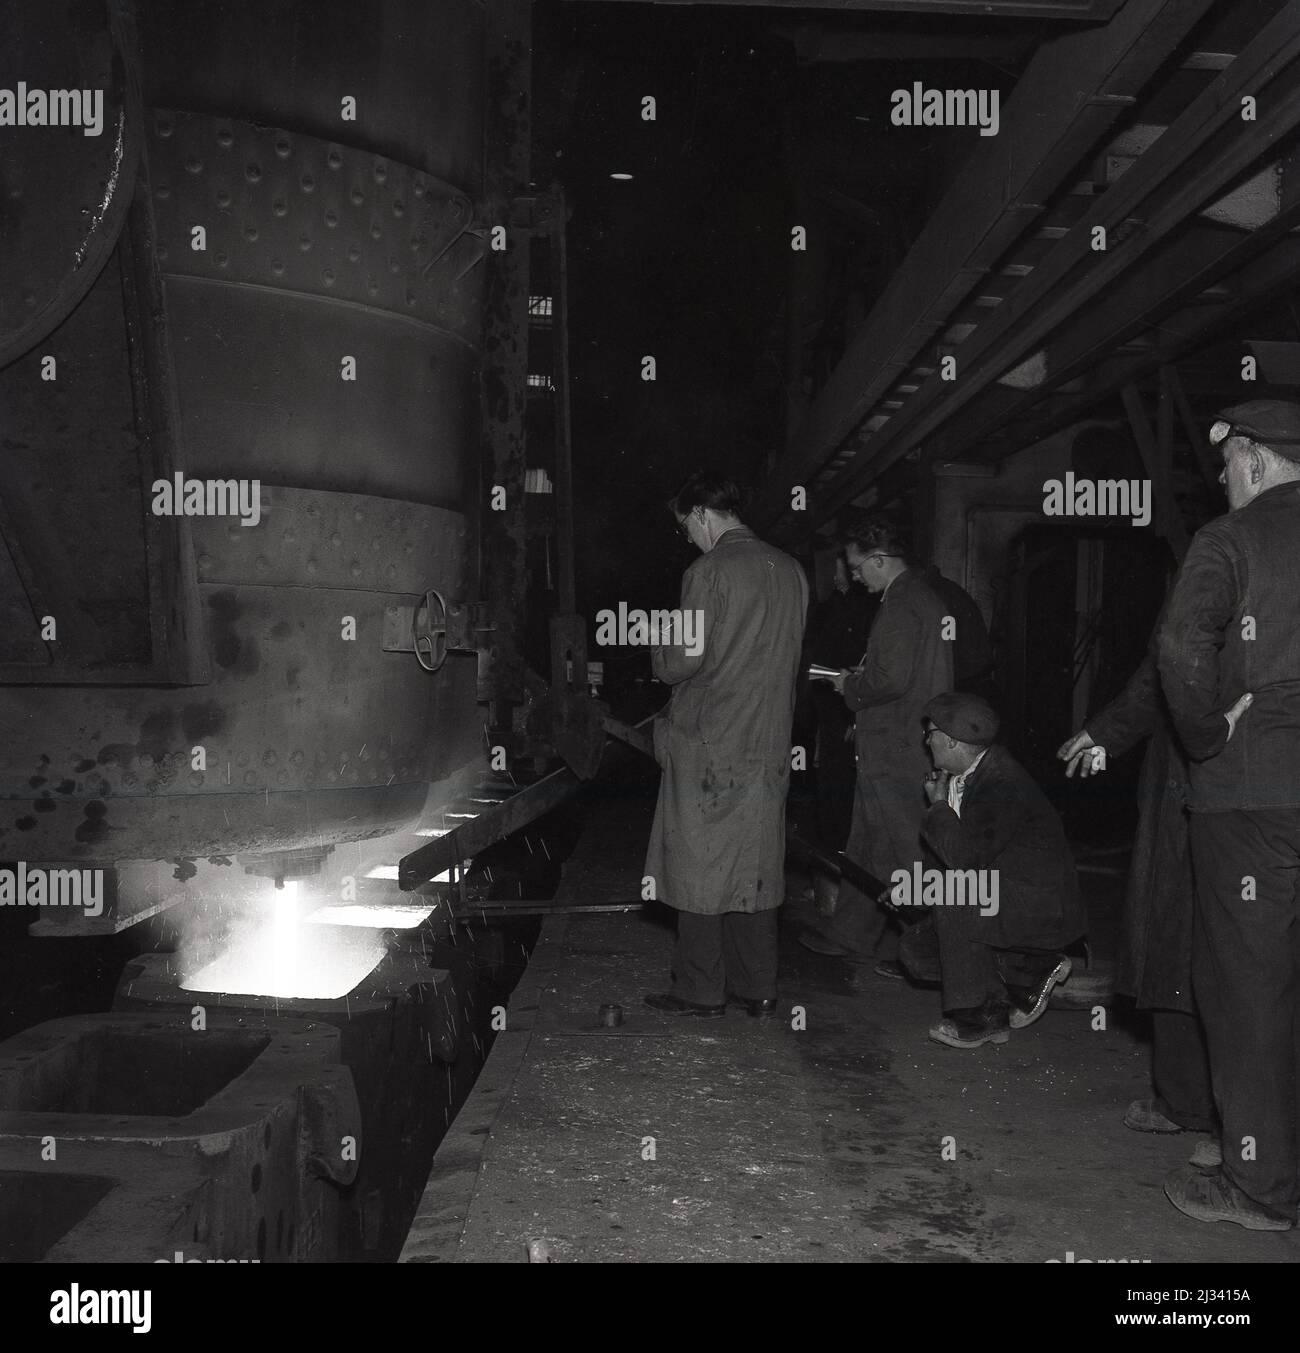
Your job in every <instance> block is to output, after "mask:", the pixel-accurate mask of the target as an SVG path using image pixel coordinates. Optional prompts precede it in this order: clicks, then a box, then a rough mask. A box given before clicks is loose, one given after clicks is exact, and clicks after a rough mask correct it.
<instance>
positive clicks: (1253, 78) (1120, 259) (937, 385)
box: [806, 0, 1300, 525]
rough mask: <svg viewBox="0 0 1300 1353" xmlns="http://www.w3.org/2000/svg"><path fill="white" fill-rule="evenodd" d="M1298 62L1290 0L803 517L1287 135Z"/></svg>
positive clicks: (840, 493)
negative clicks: (1254, 117)
mask: <svg viewBox="0 0 1300 1353" xmlns="http://www.w3.org/2000/svg"><path fill="white" fill-rule="evenodd" d="M1297 60H1300V0H1292V3H1291V4H1289V5H1287V6H1286V8H1285V9H1283V10H1282V11H1281V12H1280V13H1279V14H1278V15H1277V17H1276V18H1275V19H1274V20H1273V21H1272V22H1271V23H1269V24H1268V25H1267V26H1266V27H1265V28H1264V29H1262V30H1261V32H1260V34H1259V36H1258V37H1257V38H1256V39H1255V40H1254V41H1253V42H1252V43H1251V44H1250V45H1249V46H1248V47H1247V48H1246V49H1245V50H1244V51H1243V52H1242V53H1241V55H1240V56H1239V57H1238V58H1237V60H1236V61H1234V62H1233V64H1232V65H1231V66H1230V67H1228V69H1227V70H1225V71H1224V72H1223V73H1222V74H1221V75H1220V76H1219V77H1217V78H1216V79H1215V80H1214V81H1212V82H1211V84H1210V85H1208V86H1207V87H1206V88H1205V90H1203V91H1202V92H1201V94H1199V95H1198V96H1197V97H1196V98H1195V99H1194V100H1193V101H1192V103H1191V104H1190V105H1189V106H1188V108H1187V109H1186V110H1185V111H1184V112H1183V114H1182V115H1181V116H1180V117H1179V118H1178V119H1177V120H1176V121H1175V122H1174V123H1173V124H1172V125H1171V126H1170V127H1168V128H1167V129H1166V130H1165V132H1164V133H1163V134H1162V135H1161V136H1160V137H1159V139H1158V140H1157V141H1156V142H1155V143H1154V144H1153V145H1152V146H1151V148H1150V149H1149V150H1148V151H1146V152H1145V153H1144V154H1143V156H1142V157H1141V158H1140V159H1139V160H1138V161H1137V162H1136V163H1135V164H1134V165H1133V167H1132V168H1131V169H1130V170H1129V171H1128V172H1127V173H1126V174H1125V175H1124V176H1123V177H1122V178H1121V179H1120V180H1119V181H1118V182H1117V183H1116V184H1115V185H1114V186H1113V187H1112V188H1111V189H1110V190H1109V191H1108V192H1106V193H1105V194H1103V195H1102V196H1101V197H1100V198H1098V200H1097V205H1096V206H1095V207H1094V208H1093V210H1092V211H1091V212H1089V213H1088V214H1087V215H1086V216H1084V217H1083V219H1082V220H1081V221H1080V223H1079V225H1078V226H1077V227H1076V229H1075V230H1074V231H1072V232H1071V234H1070V235H1069V236H1068V237H1066V238H1065V239H1063V240H1061V241H1059V243H1058V244H1057V246H1056V248H1055V249H1053V250H1052V252H1051V254H1050V255H1049V256H1048V257H1047V258H1046V259H1045V260H1044V261H1043V262H1042V263H1041V264H1040V265H1039V266H1038V267H1036V268H1035V269H1034V270H1033V271H1032V272H1031V273H1030V274H1029V275H1028V276H1027V277H1026V278H1025V280H1024V281H1023V282H1022V283H1021V285H1020V286H1019V287H1018V288H1016V290H1015V291H1014V292H1012V293H1011V295H1010V296H1009V297H1008V298H1007V300H1006V301H1004V302H1003V303H1002V304H1001V305H1000V306H999V307H998V308H997V310H996V311H995V312H994V313H993V314H992V315H991V316H990V317H989V319H988V320H986V321H985V322H984V323H983V324H981V325H980V326H979V327H978V329H977V330H976V331H975V332H974V333H973V334H972V335H971V336H970V337H969V338H968V339H967V340H966V342H965V343H964V344H963V345H962V347H961V348H960V349H959V350H958V367H959V379H958V380H956V381H941V380H940V379H939V378H938V377H937V376H933V377H931V378H930V379H929V380H928V381H927V382H926V384H925V385H924V386H923V387H922V388H921V390H920V391H919V392H918V393H917V394H916V395H915V396H913V397H912V398H911V399H910V400H908V402H907V404H906V406H905V407H904V408H903V409H902V410H901V411H900V412H899V413H898V414H896V415H895V416H894V417H893V418H891V419H890V420H889V423H888V424H887V425H886V426H885V427H883V428H882V429H881V430H880V431H879V432H878V433H877V434H876V435H875V436H874V437H873V438H872V439H871V443H870V446H869V448H867V450H868V451H869V452H870V454H869V455H867V454H864V453H863V452H859V453H858V454H857V456H856V457H855V459H854V461H853V462H852V463H851V464H850V465H849V466H847V467H846V468H845V469H844V470H842V471H841V472H840V474H839V475H838V476H837V478H836V479H835V481H834V483H832V485H831V486H830V488H829V490H827V491H826V492H824V493H822V494H820V495H819V496H818V498H817V501H816V505H815V506H814V507H813V509H812V510H811V511H810V512H808V513H807V514H806V516H807V518H808V519H809V522H808V524H809V525H811V524H815V523H816V522H817V521H820V520H823V519H824V518H825V517H827V516H829V515H830V514H831V513H833V512H835V511H836V510H837V509H838V508H839V507H841V506H842V505H843V504H844V503H846V502H848V501H849V500H850V499H852V498H853V497H855V496H856V495H857V494H859V493H861V491H862V488H863V487H864V484H865V483H866V482H868V481H869V480H870V479H871V478H872V477H874V476H875V475H878V474H879V473H880V471H881V470H883V469H884V468H886V467H887V466H888V465H890V464H892V462H893V461H894V460H897V459H899V458H900V457H901V456H903V455H904V454H906V452H907V451H908V450H909V449H910V447H912V446H913V445H915V444H916V443H917V442H918V441H920V440H921V439H922V438H924V437H926V436H928V435H929V434H930V433H932V432H934V431H936V430H937V429H938V428H940V427H941V426H942V425H943V424H944V423H945V422H946V421H947V420H948V419H950V418H952V417H954V416H955V415H956V413H957V412H959V411H960V410H961V409H962V408H964V407H965V406H966V405H967V404H969V402H970V401H971V400H972V399H974V398H975V397H976V396H977V395H978V394H979V393H980V392H981V391H982V390H983V389H985V388H986V387H987V386H988V385H989V384H990V383H992V382H993V381H995V380H997V379H998V378H999V377H1000V376H1002V375H1004V374H1005V373H1006V372H1007V371H1008V370H1009V369H1011V368H1013V367H1015V366H1016V364H1017V363H1018V362H1020V361H1022V360H1023V359H1024V357H1025V356H1026V355H1027V354H1029V353H1032V352H1033V351H1035V350H1036V349H1037V348H1038V347H1040V346H1041V345H1042V344H1043V343H1044V341H1045V340H1046V338H1047V336H1048V335H1049V334H1050V333H1052V332H1053V331H1054V330H1055V329H1056V328H1057V327H1058V326H1059V325H1060V324H1062V323H1063V322H1065V321H1066V320H1067V319H1069V317H1070V316H1072V315H1074V314H1076V313H1078V311H1079V310H1080V309H1081V308H1082V307H1083V306H1084V305H1086V304H1087V303H1088V302H1089V301H1090V300H1091V299H1092V298H1093V297H1095V296H1096V295H1098V294H1099V293H1100V292H1101V291H1102V290H1103V289H1104V288H1105V287H1106V286H1109V285H1111V284H1112V283H1113V282H1114V281H1115V280H1116V278H1117V277H1118V276H1119V275H1120V274H1121V273H1123V272H1124V271H1126V270H1127V269H1129V268H1131V267H1132V266H1133V264H1134V263H1135V262H1137V261H1138V260H1139V259H1140V258H1141V257H1142V255H1143V254H1145V253H1146V252H1147V251H1148V250H1149V249H1150V248H1152V247H1153V246H1154V245H1155V244H1156V243H1157V242H1158V241H1160V240H1161V239H1163V238H1164V237H1165V236H1166V235H1168V234H1169V232H1170V231H1172V230H1173V229H1174V228H1175V227H1176V226H1178V225H1180V224H1182V223H1183V222H1184V221H1185V220H1186V219H1187V218H1188V217H1189V216H1193V215H1194V214H1195V213H1196V212H1197V211H1199V210H1200V209H1201V208H1202V207H1204V206H1205V205H1206V203H1207V202H1209V201H1212V200H1213V199H1215V198H1216V197H1218V196H1220V195H1221V194H1222V193H1223V192H1224V191H1225V190H1226V188H1227V186H1228V184H1230V183H1231V182H1232V180H1233V179H1234V178H1235V177H1236V176H1237V175H1239V174H1240V173H1242V172H1243V171H1244V170H1245V169H1246V168H1247V167H1248V166H1249V165H1250V164H1252V163H1253V162H1254V161H1255V160H1257V159H1258V158H1259V156H1260V154H1261V152H1262V150H1263V148H1265V147H1266V146H1267V145H1268V144H1270V143H1271V142H1272V141H1273V140H1275V139H1276V138H1278V137H1280V136H1283V135H1285V134H1286V133H1287V132H1289V131H1291V130H1293V129H1294V128H1295V126H1296V125H1297V123H1300V81H1296V80H1295V79H1293V78H1289V77H1291V76H1292V75H1293V74H1294V71H1293V67H1294V65H1295V64H1296V62H1297ZM1284 75H1285V76H1287V77H1288V79H1286V80H1283V79H1282V77H1283V76H1284ZM1247 94H1249V95H1252V96H1255V97H1256V98H1257V99H1258V107H1259V113H1260V116H1259V119H1258V121H1257V122H1250V123H1247V122H1244V121H1243V120H1242V119H1241V101H1240V100H1241V98H1242V97H1243V96H1245V95H1247ZM1162 189H1163V190H1164V191H1163V192H1161V190H1162ZM1157 194H1159V196H1157ZM1153 199H1154V200H1153ZM1096 226H1104V227H1105V228H1106V230H1107V234H1108V238H1110V239H1112V240H1113V239H1114V238H1115V237H1116V236H1117V235H1120V234H1122V236H1123V237H1122V238H1121V240H1120V243H1119V244H1118V246H1113V247H1111V248H1109V249H1107V250H1106V251H1105V252H1103V253H1093V252H1092V251H1091V249H1090V244H1089V239H1090V234H1091V231H1092V230H1093V228H1094V227H1096ZM1125 228H1127V230H1125Z"/></svg>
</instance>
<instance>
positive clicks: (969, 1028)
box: [930, 1001, 1011, 1048]
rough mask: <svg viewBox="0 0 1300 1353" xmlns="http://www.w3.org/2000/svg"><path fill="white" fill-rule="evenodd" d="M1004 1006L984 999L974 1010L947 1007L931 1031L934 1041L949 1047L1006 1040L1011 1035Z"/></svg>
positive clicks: (975, 1046) (977, 1045)
mask: <svg viewBox="0 0 1300 1353" xmlns="http://www.w3.org/2000/svg"><path fill="white" fill-rule="evenodd" d="M1010 1030H1011V1024H1010V1020H1009V1019H1008V1011H1007V1006H1006V1005H1005V1004H1003V1003H1002V1002H1000V1001H985V1002H984V1004H983V1005H981V1006H977V1007H976V1008H975V1009H973V1010H950V1011H948V1013H947V1014H946V1015H945V1016H944V1017H943V1019H941V1020H940V1021H939V1023H938V1024H936V1025H935V1026H934V1027H933V1028H932V1029H931V1030H930V1037H931V1038H932V1039H934V1041H935V1042H936V1043H943V1044H945V1045H946V1046H947V1047H950V1048H978V1047H979V1046H980V1045H981V1044H983V1043H1005V1042H1006V1041H1007V1039H1008V1038H1010V1037H1011V1032H1010Z"/></svg>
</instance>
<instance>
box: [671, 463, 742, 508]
mask: <svg viewBox="0 0 1300 1353" xmlns="http://www.w3.org/2000/svg"><path fill="white" fill-rule="evenodd" d="M743 502H744V495H743V494H742V493H741V491H740V488H739V487H738V486H737V484H736V481H735V480H734V479H727V478H725V477H724V476H723V475H717V474H710V473H709V472H708V471H707V470H697V471H696V472H695V473H694V474H693V475H692V476H691V477H690V478H689V479H688V480H687V481H686V483H684V484H683V485H682V486H681V488H679V489H678V490H677V492H676V493H675V494H673V496H672V498H671V499H670V500H669V503H668V506H669V507H670V508H671V509H672V511H673V515H674V516H677V517H684V516H686V515H687V513H689V512H693V511H694V510H695V509H696V508H697V507H709V508H712V509H713V510H714V511H715V512H726V513H731V514H732V515H733V516H734V515H736V514H738V513H739V512H740V508H741V505H742V503H743Z"/></svg>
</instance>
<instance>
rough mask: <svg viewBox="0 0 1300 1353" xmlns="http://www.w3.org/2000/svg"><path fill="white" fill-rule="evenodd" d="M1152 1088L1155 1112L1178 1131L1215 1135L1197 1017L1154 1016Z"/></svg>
mask: <svg viewBox="0 0 1300 1353" xmlns="http://www.w3.org/2000/svg"><path fill="white" fill-rule="evenodd" d="M1151 1084H1152V1085H1153V1087H1154V1088H1155V1092H1156V1109H1157V1110H1158V1111H1159V1112H1160V1113H1162V1114H1164V1116H1165V1117H1166V1118H1168V1119H1170V1120H1171V1121H1173V1122H1175V1123H1177V1124H1178V1126H1179V1127H1185V1128H1187V1129H1189V1130H1190V1131H1192V1132H1213V1131H1214V1130H1215V1128H1216V1127H1217V1126H1218V1123H1217V1120H1216V1119H1215V1116H1214V1092H1213V1091H1212V1090H1211V1088H1210V1060H1209V1055H1208V1053H1207V1052H1206V1048H1205V1031H1204V1030H1203V1029H1202V1028H1201V1021H1200V1019H1199V1018H1198V1017H1197V1016H1196V1015H1189V1014H1187V1013H1185V1012H1184V1011H1182V1010H1153V1011H1152V1012H1151Z"/></svg>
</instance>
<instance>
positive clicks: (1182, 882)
mask: <svg viewBox="0 0 1300 1353" xmlns="http://www.w3.org/2000/svg"><path fill="white" fill-rule="evenodd" d="M1084 727H1085V728H1086V729H1087V730H1088V733H1089V734H1090V735H1091V737H1092V740H1093V741H1094V742H1095V743H1097V744H1098V745H1099V746H1102V747H1104V748H1105V749H1106V752H1107V754H1108V755H1109V756H1121V755H1123V753H1125V752H1127V751H1129V750H1130V749H1131V748H1133V747H1135V746H1136V745H1137V744H1138V743H1139V742H1141V741H1142V739H1143V738H1146V737H1149V738H1150V739H1151V741H1150V743H1149V744H1148V745H1147V753H1146V757H1145V759H1144V760H1143V762H1142V774H1141V776H1140V778H1139V780H1138V826H1137V835H1136V836H1135V837H1134V838H1133V859H1132V862H1131V864H1130V865H1129V873H1128V891H1127V893H1126V895H1125V899H1124V921H1123V927H1122V931H1121V936H1120V953H1119V972H1118V974H1117V975H1116V979H1115V987H1116V990H1118V991H1121V992H1123V993H1124V994H1125V995H1126V996H1132V997H1133V998H1134V999H1135V1000H1136V1001H1137V1003H1138V1005H1140V1006H1144V1007H1149V1008H1153V1009H1156V1010H1182V1011H1184V1012H1185V1013H1189V1014H1190V1013H1191V1012H1192V1010H1193V1008H1194V1007H1193V1004H1192V900H1193V892H1192V853H1191V841H1190V837H1189V834H1188V821H1187V808H1186V804H1187V788H1188V787H1187V765H1186V762H1185V761H1184V760H1183V754H1182V750H1181V748H1180V747H1179V746H1178V742H1177V739H1176V738H1175V736H1174V730H1173V723H1172V721H1171V720H1170V717H1169V711H1168V709H1167V708H1166V706H1165V701H1164V697H1163V695H1162V694H1161V691H1160V675H1159V673H1158V672H1157V670H1156V660H1155V655H1154V653H1151V654H1148V655H1147V658H1146V660H1145V661H1144V662H1143V663H1142V665H1141V666H1140V667H1139V668H1138V669H1137V671H1136V672H1134V673H1133V675H1132V676H1131V677H1130V678H1129V680H1128V684H1127V685H1126V686H1125V687H1124V689H1123V690H1122V691H1121V692H1120V693H1119V694H1118V695H1117V696H1116V697H1115V699H1114V700H1112V701H1111V702H1110V704H1109V705H1107V706H1106V707H1105V709H1103V710H1102V711H1101V712H1100V713H1098V714H1094V715H1093V716H1092V717H1091V718H1090V719H1088V720H1087V721H1086V722H1085V724H1084Z"/></svg>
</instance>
